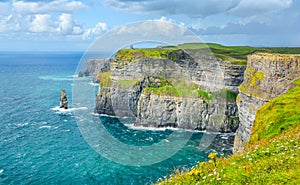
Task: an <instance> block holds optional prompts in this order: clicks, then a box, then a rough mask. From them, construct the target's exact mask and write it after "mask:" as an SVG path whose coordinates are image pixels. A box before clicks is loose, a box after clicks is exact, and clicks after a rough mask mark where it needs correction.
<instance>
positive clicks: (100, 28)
mask: <svg viewBox="0 0 300 185" xmlns="http://www.w3.org/2000/svg"><path fill="white" fill-rule="evenodd" d="M105 31H107V24H106V23H104V22H98V23H97V24H96V25H95V27H94V28H89V29H87V30H86V31H85V32H84V33H83V35H82V38H83V39H90V38H91V37H94V36H99V35H101V34H103V33H104V32H105Z"/></svg>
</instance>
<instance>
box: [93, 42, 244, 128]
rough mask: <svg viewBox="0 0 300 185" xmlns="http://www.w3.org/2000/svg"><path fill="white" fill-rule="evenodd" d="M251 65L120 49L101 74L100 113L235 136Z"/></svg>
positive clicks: (186, 53)
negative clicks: (238, 96)
mask: <svg viewBox="0 0 300 185" xmlns="http://www.w3.org/2000/svg"><path fill="white" fill-rule="evenodd" d="M244 70H245V66H244V65H242V64H238V63H232V62H228V61H223V60H221V59H216V58H215V57H213V56H211V55H208V54H204V53H201V52H196V51H195V50H182V49H166V48H161V49H128V50H120V51H118V53H117V54H116V56H115V57H114V58H113V59H112V61H111V65H110V70H109V71H107V72H103V71H102V72H100V73H99V74H98V79H100V85H99V92H98V96H97V98H96V107H95V112H97V113H99V114H108V115H116V116H121V117H122V116H127V117H135V118H136V125H142V126H146V127H148V126H151V127H166V126H171V127H178V128H185V129H197V130H209V131H221V132H234V131H235V130H236V128H237V126H238V123H239V119H238V117H237V105H236V103H235V97H236V92H237V87H238V86H239V85H240V84H241V83H242V81H243V72H244Z"/></svg>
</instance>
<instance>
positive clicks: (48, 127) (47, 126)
mask: <svg viewBox="0 0 300 185" xmlns="http://www.w3.org/2000/svg"><path fill="white" fill-rule="evenodd" d="M39 128H40V129H42V128H47V129H51V126H50V125H43V126H40V127H39Z"/></svg>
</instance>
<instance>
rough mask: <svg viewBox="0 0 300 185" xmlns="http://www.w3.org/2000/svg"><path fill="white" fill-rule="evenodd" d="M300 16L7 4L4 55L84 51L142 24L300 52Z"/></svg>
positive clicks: (284, 10) (160, 1)
mask: <svg viewBox="0 0 300 185" xmlns="http://www.w3.org/2000/svg"><path fill="white" fill-rule="evenodd" d="M299 10H300V2H299V1H296V0H98V1H96V0H82V1H80V0H53V1H51V0H44V1H33V0H23V1H17V0H13V1H6V0H4V1H0V51H28V50H29V51H31V50H33V51H84V50H86V49H87V48H88V46H89V45H90V44H91V43H93V42H94V40H95V39H96V38H98V37H101V36H102V35H103V34H105V33H107V32H109V31H110V30H112V29H114V28H117V27H122V26H124V25H126V24H128V23H132V22H137V21H143V20H160V21H162V22H168V23H170V22H171V23H176V24H179V25H181V26H184V27H186V28H188V29H190V30H192V31H193V32H194V33H196V34H197V35H199V37H200V38H201V39H202V40H203V41H205V42H217V43H221V44H225V45H251V46H300V26H299V23H300V11H299ZM125 28H126V27H125Z"/></svg>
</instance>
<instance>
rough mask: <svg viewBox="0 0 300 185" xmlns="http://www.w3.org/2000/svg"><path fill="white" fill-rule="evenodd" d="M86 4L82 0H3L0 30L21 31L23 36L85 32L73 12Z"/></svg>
mask: <svg viewBox="0 0 300 185" xmlns="http://www.w3.org/2000/svg"><path fill="white" fill-rule="evenodd" d="M86 7H87V6H86V5H85V4H83V3H82V2H80V1H68V0H55V1H11V2H0V9H1V13H0V33H7V34H8V35H11V34H12V32H18V33H19V34H18V35H19V36H20V37H22V35H23V36H24V35H27V36H30V35H32V34H39V35H41V34H43V36H49V35H52V36H53V35H81V34H83V33H84V28H83V25H82V24H80V23H78V21H77V20H76V19H74V18H73V15H72V14H73V13H74V12H75V11H77V10H79V9H84V8H86ZM2 9H3V11H2Z"/></svg>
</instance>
